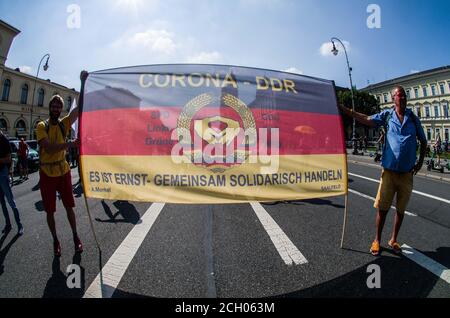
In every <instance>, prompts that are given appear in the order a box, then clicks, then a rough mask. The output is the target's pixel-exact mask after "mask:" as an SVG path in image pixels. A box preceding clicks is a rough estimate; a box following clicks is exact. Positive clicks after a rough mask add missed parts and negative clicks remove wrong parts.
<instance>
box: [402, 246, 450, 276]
mask: <svg viewBox="0 0 450 318" xmlns="http://www.w3.org/2000/svg"><path fill="white" fill-rule="evenodd" d="M402 252H403V255H405V256H406V257H407V258H409V259H410V260H412V261H414V262H416V263H417V264H419V265H420V266H422V267H423V268H425V269H427V270H429V271H430V272H432V273H433V274H434V275H436V276H438V277H439V278H441V279H443V280H444V281H446V282H447V283H448V284H450V270H449V269H448V268H446V267H445V266H444V265H442V264H439V263H438V262H436V261H434V260H433V259H431V258H429V257H428V256H426V255H424V254H422V253H420V252H419V251H417V250H415V249H414V248H412V247H411V246H408V245H406V244H403V245H402Z"/></svg>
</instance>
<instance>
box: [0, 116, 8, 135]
mask: <svg viewBox="0 0 450 318" xmlns="http://www.w3.org/2000/svg"><path fill="white" fill-rule="evenodd" d="M0 130H2V131H5V132H6V131H8V123H7V122H6V120H5V119H3V118H0Z"/></svg>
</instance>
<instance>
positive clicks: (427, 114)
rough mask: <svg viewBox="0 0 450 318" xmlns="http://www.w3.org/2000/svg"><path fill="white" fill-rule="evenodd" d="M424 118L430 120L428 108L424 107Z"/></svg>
mask: <svg viewBox="0 0 450 318" xmlns="http://www.w3.org/2000/svg"><path fill="white" fill-rule="evenodd" d="M425 118H430V106H425Z"/></svg>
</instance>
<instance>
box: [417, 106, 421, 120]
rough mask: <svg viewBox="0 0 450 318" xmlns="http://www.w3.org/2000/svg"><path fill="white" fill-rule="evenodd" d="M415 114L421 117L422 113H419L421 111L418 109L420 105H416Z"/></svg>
mask: <svg viewBox="0 0 450 318" xmlns="http://www.w3.org/2000/svg"><path fill="white" fill-rule="evenodd" d="M416 114H417V117H419V118H420V117H422V113H421V111H420V106H416Z"/></svg>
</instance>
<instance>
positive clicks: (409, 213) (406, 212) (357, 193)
mask: <svg viewBox="0 0 450 318" xmlns="http://www.w3.org/2000/svg"><path fill="white" fill-rule="evenodd" d="M348 192H350V193H353V194H356V195H359V196H360V197H363V198H366V199H369V200H372V201H374V202H375V200H376V198H374V197H371V196H368V195H367V194H364V193H361V192H358V191H355V190H353V189H350V188H349V189H348ZM391 208H393V209H394V210H396V208H395V206H393V205H392V206H391ZM405 214H406V215H409V216H417V214H414V213H411V212H408V211H405Z"/></svg>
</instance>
